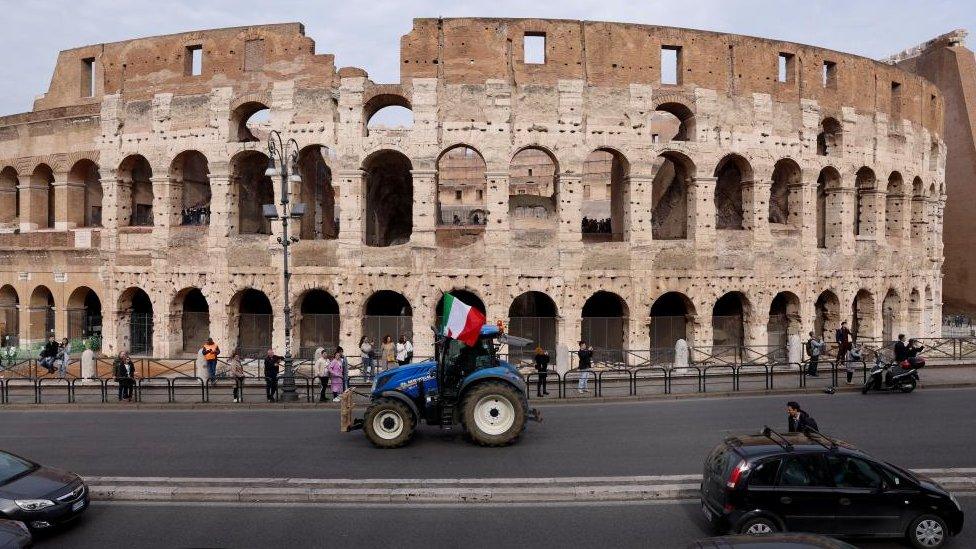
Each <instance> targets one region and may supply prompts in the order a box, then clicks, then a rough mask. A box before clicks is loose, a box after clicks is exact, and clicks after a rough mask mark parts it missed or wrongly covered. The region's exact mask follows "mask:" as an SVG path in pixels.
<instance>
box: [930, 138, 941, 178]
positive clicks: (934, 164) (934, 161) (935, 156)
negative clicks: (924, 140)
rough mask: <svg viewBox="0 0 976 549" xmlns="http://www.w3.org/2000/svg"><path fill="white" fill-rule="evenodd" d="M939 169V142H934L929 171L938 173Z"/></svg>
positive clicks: (931, 149)
mask: <svg viewBox="0 0 976 549" xmlns="http://www.w3.org/2000/svg"><path fill="white" fill-rule="evenodd" d="M938 169H939V142H938V141H933V142H932V146H931V147H930V148H929V170H931V171H933V172H934V171H937V170H938Z"/></svg>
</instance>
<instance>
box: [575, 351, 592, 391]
mask: <svg viewBox="0 0 976 549" xmlns="http://www.w3.org/2000/svg"><path fill="white" fill-rule="evenodd" d="M576 355H577V357H579V367H578V369H579V371H580V378H579V384H578V385H577V387H576V392H578V393H579V394H581V395H582V394H583V393H585V392H586V391H587V390H588V389H587V387H586V384H587V383H588V382H589V381H590V375H591V374H592V372H591V371H590V368H592V367H593V348H592V347H590V346H589V345H587V344H586V342H585V341H580V342H579V351H576Z"/></svg>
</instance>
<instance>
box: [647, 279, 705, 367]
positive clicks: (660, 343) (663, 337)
mask: <svg viewBox="0 0 976 549" xmlns="http://www.w3.org/2000/svg"><path fill="white" fill-rule="evenodd" d="M695 316H696V313H695V304H694V303H692V301H691V299H689V298H688V296H687V295H685V294H683V293H681V292H666V293H664V294H662V295H660V296H658V298H657V299H655V300H654V303H653V304H652V305H651V333H650V337H651V349H664V350H667V351H668V353H666V354H670V352H671V351H673V350H674V344H675V343H676V342H677V341H678V340H679V339H683V340H685V342H687V343H688V345H689V346H691V345H692V336H693V335H694V334H693V329H692V328H693V323H694V318H695Z"/></svg>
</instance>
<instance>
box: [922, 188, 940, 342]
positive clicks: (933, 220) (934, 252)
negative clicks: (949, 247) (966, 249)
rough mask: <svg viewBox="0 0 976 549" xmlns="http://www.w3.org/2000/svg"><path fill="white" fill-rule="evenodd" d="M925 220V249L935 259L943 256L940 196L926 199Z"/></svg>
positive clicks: (938, 322)
mask: <svg viewBox="0 0 976 549" xmlns="http://www.w3.org/2000/svg"><path fill="white" fill-rule="evenodd" d="M925 213H926V215H925V220H926V221H928V227H926V231H925V236H926V238H925V242H926V243H925V250H926V253H927V255H928V257H929V259H931V260H933V261H935V260H938V259H939V258H940V257H942V254H941V252H940V248H941V239H940V238H939V231H938V221H937V220H938V218H939V200H938V198H933V197H929V198H927V199H926V200H925ZM941 322H942V320H941V317H940V318H938V319H936V320H935V321H934V323H935V325H936V326H940V325H941Z"/></svg>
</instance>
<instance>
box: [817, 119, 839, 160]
mask: <svg viewBox="0 0 976 549" xmlns="http://www.w3.org/2000/svg"><path fill="white" fill-rule="evenodd" d="M843 137H844V127H843V126H841V124H840V122H838V121H837V119H836V118H824V119H823V121H822V122H821V123H820V133H819V134H817V154H818V155H820V156H840V155H841V154H843V148H842V146H843Z"/></svg>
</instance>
